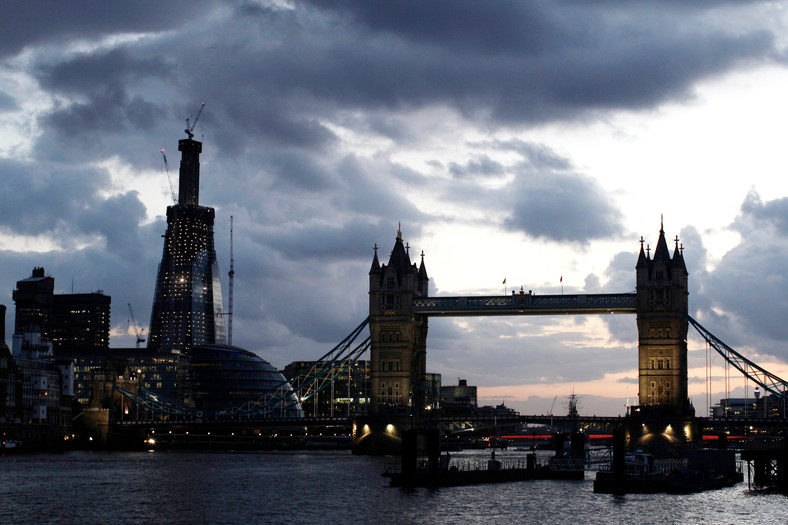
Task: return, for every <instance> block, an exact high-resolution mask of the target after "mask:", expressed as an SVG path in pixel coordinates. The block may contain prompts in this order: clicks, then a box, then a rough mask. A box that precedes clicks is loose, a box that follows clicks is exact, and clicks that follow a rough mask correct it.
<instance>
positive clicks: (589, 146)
mask: <svg viewBox="0 0 788 525" xmlns="http://www.w3.org/2000/svg"><path fill="white" fill-rule="evenodd" d="M450 6H451V9H450V8H449V7H450ZM49 9H50V11H51V13H52V15H53V16H52V20H53V21H52V23H51V24H47V27H43V26H42V25H41V23H40V15H38V14H37V13H38V8H37V7H35V6H27V5H15V6H14V7H13V8H11V9H8V10H7V11H8V15H9V16H7V17H4V18H5V19H4V20H3V21H0V27H2V29H3V34H4V35H6V38H5V39H4V40H3V41H2V42H0V71H2V73H3V75H2V77H1V78H2V80H0V139H1V140H0V173H2V174H3V179H4V180H6V181H7V187H6V192H7V195H13V199H9V202H8V203H7V206H6V207H5V208H4V209H3V211H2V212H0V221H2V222H0V246H2V250H3V254H4V257H3V258H2V262H0V264H1V265H2V266H0V268H2V273H0V275H2V276H3V280H0V286H3V287H5V290H6V292H4V294H5V297H6V298H5V299H3V300H2V301H1V302H3V303H4V304H6V305H7V306H8V307H9V311H11V308H10V307H11V306H12V304H13V303H12V300H11V292H12V290H13V287H14V283H15V282H16V281H17V280H18V279H21V278H23V277H25V276H26V275H28V274H29V272H30V269H31V268H34V267H39V266H43V267H44V268H46V270H47V272H48V274H50V275H52V276H54V277H55V278H56V281H55V286H56V292H72V291H73V292H89V291H94V290H98V289H102V290H104V291H105V293H107V294H108V295H110V296H112V299H113V302H114V303H115V308H114V315H113V317H112V336H111V337H112V338H111V344H112V346H115V347H131V346H133V345H134V340H135V337H134V331H133V327H132V326H130V323H129V322H128V321H129V319H128V315H127V314H126V308H125V303H131V304H132V305H133V307H134V311H135V313H136V315H137V318H138V320H147V319H149V318H150V313H151V312H150V306H151V304H152V302H153V294H154V286H155V275H156V266H157V264H158V262H159V259H160V257H161V251H160V250H161V235H162V234H164V232H165V230H166V217H165V212H166V208H167V206H169V205H171V204H173V202H172V197H173V195H172V192H171V191H170V186H169V184H170V182H171V181H168V177H167V173H166V172H165V169H164V165H163V162H162V156H161V148H164V150H165V154H167V155H168V157H169V159H170V160H171V161H174V160H175V158H176V157H177V153H176V151H177V150H176V148H177V142H178V140H179V139H181V138H183V129H184V125H185V124H186V118H187V117H191V118H192V119H193V118H194V115H195V114H196V112H197V111H198V110H199V109H200V107H201V104H202V103H203V102H204V103H205V104H206V106H205V109H204V112H203V113H202V114H201V117H200V121H199V124H198V125H197V126H196V129H195V130H194V133H195V138H196V139H197V140H199V141H200V142H202V143H203V148H204V153H203V155H202V181H201V182H202V188H201V190H200V201H201V202H202V203H203V205H204V206H209V207H212V208H215V209H216V219H215V225H214V231H215V236H216V251H217V256H218V259H219V271H220V274H221V276H222V278H223V282H224V283H225V286H224V289H225V293H226V291H227V286H226V283H227V272H228V270H229V222H230V216H233V217H234V231H235V233H234V235H235V236H234V258H235V266H236V277H235V279H236V280H235V283H236V288H235V298H234V302H235V305H234V314H235V315H234V324H233V330H234V336H233V337H234V343H235V344H237V345H238V346H242V347H244V348H247V349H249V350H253V351H255V352H257V353H259V354H260V355H261V357H263V358H264V359H266V360H267V361H269V362H271V363H272V364H274V365H275V366H277V367H279V368H282V367H284V366H285V365H286V364H287V363H290V362H292V361H296V360H306V359H315V358H317V357H319V356H320V355H322V354H323V353H325V352H326V351H327V350H328V349H330V348H331V347H332V346H333V345H334V344H336V343H337V342H338V341H339V340H340V339H342V338H343V337H344V336H345V335H347V333H348V332H350V331H351V330H352V328H353V327H355V326H357V325H358V324H359V322H361V320H363V319H364V317H365V316H366V315H367V313H368V311H367V309H368V299H367V289H366V287H367V283H368V271H369V265H370V262H371V260H372V256H373V246H374V245H376V244H377V245H378V246H379V250H380V257H381V259H387V258H388V254H389V252H390V250H391V249H392V248H393V246H394V238H395V235H396V232H397V230H398V225H399V224H401V230H402V233H403V237H404V240H405V241H406V242H408V243H409V246H410V247H411V249H412V250H414V252H412V255H415V254H420V253H421V252H422V251H423V252H424V253H425V264H426V266H427V268H428V269H429V275H430V279H431V280H430V288H429V290H430V294H432V295H472V294H475V295H484V294H503V293H507V294H509V293H511V292H512V291H513V290H515V291H517V290H519V289H520V288H521V287H522V288H523V289H524V290H525V291H528V290H533V291H534V293H539V294H551V293H562V292H565V293H579V292H583V291H586V292H589V293H600V292H611V293H615V292H629V291H633V290H634V286H635V270H634V267H635V263H636V260H637V253H638V250H639V247H640V244H639V240H640V238H641V236H642V237H644V239H645V242H646V243H647V244H650V245H651V246H652V247H653V246H654V245H655V244H656V240H657V234H658V231H659V227H660V222H661V221H663V220H664V225H665V232H666V235H667V237H668V239H671V240H672V239H674V237H676V236H678V238H679V242H680V243H681V244H682V245H683V247H684V250H685V251H684V254H685V258H686V261H687V267H688V271H689V287H690V298H689V301H690V313H691V315H693V316H694V317H696V318H697V319H698V320H700V321H701V322H702V323H703V324H704V325H705V326H706V327H707V328H708V329H710V330H711V331H712V332H714V333H715V334H716V335H717V336H719V337H720V338H722V339H723V340H724V341H725V342H726V343H728V344H729V345H730V346H732V347H733V348H735V349H737V350H738V351H740V352H742V353H744V354H745V355H747V356H748V357H750V358H752V359H753V360H755V361H756V362H758V363H759V364H761V365H763V366H765V367H766V368H767V369H770V370H771V371H772V372H775V373H778V375H781V376H783V377H786V376H788V364H786V363H788V349H787V348H786V347H785V345H784V341H785V340H786V338H788V333H786V331H788V328H786V327H785V324H786V323H784V321H783V319H784V318H785V316H786V314H787V313H788V303H786V301H785V299H784V297H788V279H787V278H786V272H785V271H784V269H783V264H782V261H783V259H784V258H785V256H786V254H788V248H786V245H787V244H788V243H786V239H785V237H786V235H787V234H788V228H787V227H786V224H788V211H786V210H788V206H787V205H786V203H788V197H787V195H786V194H787V193H788V191H786V188H785V183H784V180H785V179H784V174H785V173H786V171H787V170H788V159H787V158H783V157H784V155H782V149H783V147H782V143H783V142H784V140H785V134H784V132H783V131H782V125H781V124H782V123H783V122H786V121H788V105H787V104H786V103H785V101H784V93H785V92H786V88H788V70H786V67H785V57H786V54H785V50H786V40H785V37H784V35H785V34H788V33H786V32H785V28H786V26H788V15H786V13H785V12H783V10H782V9H780V6H779V5H775V4H772V3H769V2H750V3H747V4H746V5H742V6H740V5H738V4H732V3H729V2H718V3H715V2H707V3H704V4H703V5H700V6H697V5H692V6H688V5H683V3H669V4H667V5H652V4H649V3H637V4H636V5H630V6H616V5H612V4H608V3H595V4H593V5H585V4H573V3H565V4H560V5H559V4H555V3H552V2H529V3H523V4H520V3H502V4H497V5H495V6H489V5H485V6H481V5H479V4H477V3H472V2H470V3H464V2H459V3H457V2H453V3H452V4H447V3H443V2H440V1H436V2H431V3H430V4H427V5H422V4H421V3H409V2H401V3H398V2H394V3H387V4H385V5H379V4H369V3H367V2H352V1H345V2H338V3H335V4H332V5H331V6H330V7H329V6H324V5H322V4H321V3H319V2H308V1H305V2H300V3H292V4H291V3H289V2H286V1H270V2H265V1H261V2H247V3H244V4H243V5H241V6H238V7H231V6H227V5H225V4H224V3H221V2H211V1H205V2H201V1H197V2H192V3H190V4H189V11H184V10H183V9H184V8H183V7H182V6H180V5H175V4H173V5H164V6H157V7H156V9H155V14H152V10H151V9H150V8H149V6H148V4H145V3H136V2H135V3H132V2H128V3H125V2H120V3H117V4H115V5H113V6H111V8H110V7H105V6H103V5H94V4H93V3H91V2H84V3H75V4H72V5H71V6H68V7H65V6H61V5H60V4H59V3H53V4H51V5H50V7H49ZM87 10H89V11H90V13H89V15H88V14H87V13H86V11H87ZM170 171H172V172H173V173H171V174H170V175H171V176H174V170H170ZM176 182H177V181H172V183H173V184H174V186H175V187H174V192H175V194H176V195H177V194H178V190H179V188H178V185H177V184H176ZM503 281H506V283H505V284H504V283H503ZM225 300H226V297H225ZM11 323H12V319H11V316H9V319H8V320H7V325H8V326H9V327H10V326H12V324H11ZM145 328H146V331H147V329H149V327H147V326H146V327H145ZM7 333H8V334H10V333H11V331H10V330H7ZM635 338H636V328H635V320H634V318H633V317H630V316H625V317H615V318H602V317H587V318H566V317H562V318H536V319H523V318H496V319H441V320H435V321H431V324H430V335H429V338H428V356H427V369H428V371H430V372H437V373H441V374H442V375H443V378H444V384H452V383H454V382H455V378H456V377H462V378H466V379H468V381H469V383H470V384H474V385H478V386H479V402H480V404H494V403H500V402H505V403H506V404H507V406H512V407H514V408H517V409H519V410H521V411H523V412H526V413H531V412H536V413H540V412H547V411H548V410H549V409H550V405H551V402H552V401H553V399H554V396H559V397H561V398H563V397H565V396H567V395H569V393H571V391H574V392H575V393H577V394H578V395H580V396H582V398H583V399H582V402H581V403H582V404H583V405H584V406H583V408H582V409H583V410H585V411H586V412H592V413H593V412H597V413H599V412H602V410H603V409H604V413H615V412H613V411H614V410H615V411H617V412H621V411H623V408H624V404H625V402H626V398H630V399H635V398H636V397H637V386H636V385H637V370H636V366H637V362H636V355H637V342H636V340H635ZM689 347H690V395H691V397H692V399H693V401H694V403H695V405H696V408H697V409H698V413H699V414H700V413H703V412H704V411H705V405H704V403H703V396H702V395H701V394H699V392H702V390H703V386H704V377H703V373H704V362H705V357H704V356H705V352H704V345H703V342H702V340H701V338H700V337H699V336H697V335H696V334H691V335H690V343H689ZM734 386H736V387H737V388H739V389H741V388H743V384H742V383H741V382H740V383H739V384H738V385H734ZM751 387H752V385H750V388H751ZM713 388H714V389H715V391H716V392H720V391H721V388H722V385H721V383H718V384H717V386H713ZM529 396H535V397H533V398H532V399H531V400H530V401H529ZM597 396H598V398H597ZM597 407H600V408H597Z"/></svg>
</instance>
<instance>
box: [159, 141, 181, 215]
mask: <svg viewBox="0 0 788 525" xmlns="http://www.w3.org/2000/svg"><path fill="white" fill-rule="evenodd" d="M161 158H163V159H164V171H165V172H167V182H169V183H170V193H172V203H173V204H178V199H177V198H176V197H175V190H174V189H173V187H172V178H171V177H170V166H169V165H168V164H167V155H165V154H164V148H161Z"/></svg>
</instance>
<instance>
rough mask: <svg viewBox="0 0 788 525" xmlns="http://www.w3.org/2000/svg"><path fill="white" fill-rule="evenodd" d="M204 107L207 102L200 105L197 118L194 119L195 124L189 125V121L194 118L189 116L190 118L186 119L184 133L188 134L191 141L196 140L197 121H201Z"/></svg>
mask: <svg viewBox="0 0 788 525" xmlns="http://www.w3.org/2000/svg"><path fill="white" fill-rule="evenodd" d="M204 107H205V102H203V103H202V104H201V105H200V109H199V110H198V111H197V116H196V117H194V122H193V123H191V124H189V121H190V120H191V118H192V116H191V115H189V118H187V119H186V129H185V130H183V131H185V132H186V135H187V136H188V137H189V139H192V138H194V128H195V127H196V126H197V121H198V120H200V115H202V109H203V108H204Z"/></svg>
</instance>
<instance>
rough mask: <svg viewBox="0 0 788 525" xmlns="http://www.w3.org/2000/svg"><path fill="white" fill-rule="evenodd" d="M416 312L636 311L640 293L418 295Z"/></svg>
mask: <svg viewBox="0 0 788 525" xmlns="http://www.w3.org/2000/svg"><path fill="white" fill-rule="evenodd" d="M411 310H412V311H413V312H414V313H419V314H425V315H429V316H434V317H450V316H463V317H467V316H476V315H550V314H553V315H555V314H634V313H637V294H635V293H634V292H632V293H617V294H616V293H614V294H576V295H563V294H562V295H536V294H533V293H532V292H530V291H529V292H528V293H524V292H520V293H519V294H515V293H513V294H512V295H489V296H473V297H415V298H414V299H413V300H412V301H411Z"/></svg>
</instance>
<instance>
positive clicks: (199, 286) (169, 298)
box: [148, 139, 225, 354]
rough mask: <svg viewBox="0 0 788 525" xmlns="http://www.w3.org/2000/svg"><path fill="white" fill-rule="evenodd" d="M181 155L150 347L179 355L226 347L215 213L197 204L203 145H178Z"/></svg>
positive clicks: (186, 142)
mask: <svg viewBox="0 0 788 525" xmlns="http://www.w3.org/2000/svg"><path fill="white" fill-rule="evenodd" d="M178 149H179V150H180V151H181V152H182V158H181V166H180V183H179V188H178V204H176V205H173V206H168V207H167V231H166V233H165V234H164V249H163V252H162V258H161V263H159V272H158V276H157V278H156V290H155V296H154V299H153V308H152V309H151V322H150V332H149V336H148V348H149V349H151V350H153V351H155V352H158V353H160V354H162V353H164V354H168V353H183V352H188V350H189V349H190V348H191V347H192V346H194V345H206V344H214V343H224V342H225V329H224V318H223V315H222V291H221V284H220V280H219V265H218V263H217V260H216V249H215V247H214V238H213V223H214V216H215V212H214V209H213V208H209V207H205V206H200V205H199V184H200V161H199V159H200V153H201V152H202V143H201V142H197V141H196V140H192V139H183V140H181V141H179V142H178Z"/></svg>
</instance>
